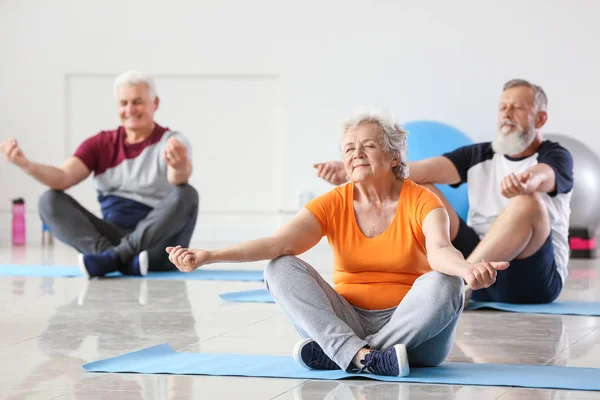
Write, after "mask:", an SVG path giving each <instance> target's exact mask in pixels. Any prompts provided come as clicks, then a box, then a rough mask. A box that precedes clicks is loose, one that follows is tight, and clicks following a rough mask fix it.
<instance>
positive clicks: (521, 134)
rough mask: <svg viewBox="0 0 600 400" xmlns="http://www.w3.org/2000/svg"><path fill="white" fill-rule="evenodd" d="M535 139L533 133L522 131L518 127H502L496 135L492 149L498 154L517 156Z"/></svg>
mask: <svg viewBox="0 0 600 400" xmlns="http://www.w3.org/2000/svg"><path fill="white" fill-rule="evenodd" d="M534 138H535V134H534V132H529V131H524V130H523V129H522V128H521V127H520V126H518V125H515V126H512V127H511V126H506V125H505V126H503V127H502V128H501V129H500V130H498V132H497V133H496V139H495V140H494V141H493V142H492V149H494V151H495V152H496V153H500V154H506V155H511V154H513V155H514V154H519V153H522V152H523V151H525V149H526V148H527V147H529V145H530V144H531V143H532V142H533V139H534Z"/></svg>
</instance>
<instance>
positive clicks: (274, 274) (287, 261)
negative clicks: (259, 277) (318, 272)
mask: <svg viewBox="0 0 600 400" xmlns="http://www.w3.org/2000/svg"><path fill="white" fill-rule="evenodd" d="M297 269H301V270H304V271H307V267H306V265H304V263H303V262H302V261H301V260H300V259H299V258H298V257H296V256H280V257H277V258H275V259H273V260H271V261H269V263H268V264H267V266H266V267H265V270H264V279H265V284H266V285H267V287H269V284H270V285H274V284H277V283H279V282H283V281H285V282H288V281H289V279H290V275H291V274H290V273H291V272H292V270H297Z"/></svg>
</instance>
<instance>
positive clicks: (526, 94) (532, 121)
mask: <svg viewBox="0 0 600 400" xmlns="http://www.w3.org/2000/svg"><path fill="white" fill-rule="evenodd" d="M536 128H537V127H536V108H535V98H534V90H533V89H531V88H529V87H525V86H517V87H512V88H510V89H506V90H505V91H504V92H503V93H502V96H500V105H499V108H498V131H497V133H496V139H495V140H494V142H493V143H492V146H493V148H494V150H495V151H496V152H498V153H502V154H507V155H515V154H519V153H521V152H523V151H524V150H525V149H526V148H527V147H528V146H529V145H530V144H531V142H533V139H534V138H535V135H536Z"/></svg>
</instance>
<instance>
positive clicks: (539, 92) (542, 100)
mask: <svg viewBox="0 0 600 400" xmlns="http://www.w3.org/2000/svg"><path fill="white" fill-rule="evenodd" d="M514 87H528V88H530V89H532V90H533V93H534V105H535V110H536V111H546V109H547V108H548V97H547V96H546V93H545V92H544V89H542V87H541V86H538V85H534V84H533V83H531V82H529V81H526V80H525V79H511V80H510V81H508V82H506V83H505V84H504V88H503V89H502V90H506V89H510V88H514Z"/></svg>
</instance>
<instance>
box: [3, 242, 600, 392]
mask: <svg viewBox="0 0 600 400" xmlns="http://www.w3.org/2000/svg"><path fill="white" fill-rule="evenodd" d="M211 247H212V246H211ZM303 258H305V259H306V260H307V261H309V262H311V263H312V264H313V265H314V266H315V267H316V268H317V269H319V271H321V272H322V273H323V275H324V276H325V277H326V278H330V275H331V269H330V265H331V255H330V253H329V250H328V248H327V246H326V244H320V245H319V246H317V247H316V248H315V249H313V250H311V251H310V252H309V253H307V254H306V255H305V256H304V257H303ZM42 262H45V263H54V264H60V265H75V264H76V253H74V252H73V251H71V250H69V249H67V248H65V247H63V246H60V245H56V246H55V247H54V248H53V250H48V249H41V248H33V247H28V248H10V247H6V248H0V263H3V264H8V263H20V264H26V263H36V264H39V263H42ZM260 266H261V264H260V263H256V264H247V265H241V264H238V265H236V266H235V267H236V268H249V269H250V268H252V269H255V268H260ZM598 266H600V260H574V261H572V262H571V265H570V271H571V276H570V278H569V281H568V284H567V285H566V288H565V290H564V291H563V294H562V295H561V299H562V300H587V301H592V300H594V301H600V278H598V277H597V271H598ZM225 267H227V266H226V265H223V268H225ZM262 287H263V285H262V284H261V283H249V282H202V281H158V280H119V279H107V280H91V281H87V280H83V279H74V278H13V277H0V308H1V313H0V360H1V361H2V362H0V397H1V398H6V399H54V398H58V399H111V400H116V399H160V400H163V399H191V398H211V399H212V398H215V399H217V398H218V399H238V398H239V399H278V400H291V399H294V400H314V399H357V400H360V399H378V400H379V399H384V400H387V399H421V398H424V399H429V398H431V399H453V398H457V399H471V398H472V399H482V400H484V399H502V400H509V399H600V392H597V393H594V392H582V391H555V390H531V389H517V388H507V387H476V386H447V385H418V384H390V383H377V382H373V381H370V380H352V381H339V382H338V381H310V380H298V379H260V378H230V377H204V376H168V375H140V374H90V373H86V372H85V371H84V370H83V369H82V368H81V365H82V364H84V363H86V362H88V361H94V360H97V359H100V358H106V357H110V356H116V355H119V354H123V353H126V352H130V351H133V350H136V349H141V348H144V347H147V346H151V345H155V344H160V343H165V342H166V343H169V344H170V345H171V346H173V347H174V348H176V349H178V350H185V351H199V352H215V353H260V354H278V355H288V354H290V352H291V349H292V347H293V345H294V343H295V342H296V341H297V340H298V339H299V337H298V336H297V334H296V332H295V331H294V329H293V328H292V327H291V325H290V324H289V323H288V322H287V321H286V319H285V318H284V317H283V316H282V314H281V313H280V312H279V310H278V308H277V306H276V305H274V304H231V303H224V302H222V301H221V300H220V299H219V297H218V294H219V293H222V292H227V291H236V290H250V289H258V288H262ZM448 361H467V362H489V363H524V364H547V365H563V366H580V367H595V368H600V317H578V316H550V315H526V314H513V313H504V312H495V311H480V312H467V313H465V314H463V316H462V317H461V320H460V324H459V326H458V332H457V337H456V343H455V346H454V349H453V351H452V354H451V355H450V357H449V359H448Z"/></svg>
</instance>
